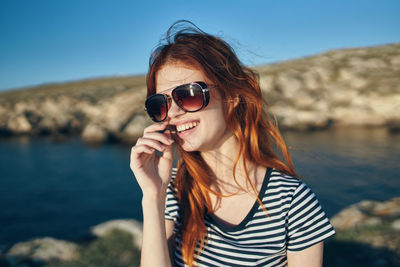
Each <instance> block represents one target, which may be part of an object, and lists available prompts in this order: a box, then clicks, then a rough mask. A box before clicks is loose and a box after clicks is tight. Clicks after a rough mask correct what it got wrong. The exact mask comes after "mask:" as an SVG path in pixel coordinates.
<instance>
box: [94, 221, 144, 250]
mask: <svg viewBox="0 0 400 267" xmlns="http://www.w3.org/2000/svg"><path fill="white" fill-rule="evenodd" d="M113 229H118V230H122V231H125V232H128V233H130V234H131V235H132V237H133V240H134V245H135V246H136V247H137V248H141V246H142V224H141V223H140V222H138V221H135V220H112V221H108V222H104V223H101V224H99V225H96V226H93V227H92V228H91V229H90V231H91V233H92V234H93V235H95V236H97V237H103V236H105V235H107V234H108V233H110V232H111V231H112V230H113Z"/></svg>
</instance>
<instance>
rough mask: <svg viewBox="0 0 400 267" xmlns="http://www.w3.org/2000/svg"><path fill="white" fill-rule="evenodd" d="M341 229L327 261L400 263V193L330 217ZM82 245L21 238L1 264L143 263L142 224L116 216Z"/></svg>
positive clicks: (366, 265)
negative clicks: (397, 195)
mask: <svg viewBox="0 0 400 267" xmlns="http://www.w3.org/2000/svg"><path fill="white" fill-rule="evenodd" d="M331 222H332V224H333V225H334V227H335V229H336V231H337V234H336V236H335V237H334V238H332V239H330V240H328V241H327V242H326V244H325V251H324V254H325V255H324V266H342V267H350V266H363V267H370V266H371V267H372V266H400V197H395V198H392V199H389V200H387V201H383V202H379V201H370V200H365V201H362V202H359V203H356V204H354V205H351V206H349V207H347V208H345V209H343V210H342V211H340V212H339V213H338V214H336V215H335V216H333V217H332V218H331ZM90 233H91V234H92V236H93V238H92V239H91V240H89V241H85V242H81V243H79V244H77V243H74V242H70V241H65V240H57V239H54V238H50V237H45V238H37V239H33V240H30V241H26V242H21V243H17V244H15V245H14V246H12V247H11V248H9V249H8V250H7V251H5V252H4V254H2V253H1V252H0V266H13V267H14V266H15V267H22V266H28V267H29V266H66V267H67V266H68V267H72V266H99V267H101V266H104V267H106V266H139V255H140V253H139V251H140V244H141V240H142V225H141V223H140V222H137V221H135V220H112V221H108V222H105V223H102V224H99V225H96V226H94V227H92V228H91V229H90Z"/></svg>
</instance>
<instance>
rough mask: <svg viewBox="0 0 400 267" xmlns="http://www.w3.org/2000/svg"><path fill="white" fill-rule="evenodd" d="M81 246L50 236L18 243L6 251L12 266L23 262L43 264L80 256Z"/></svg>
mask: <svg viewBox="0 0 400 267" xmlns="http://www.w3.org/2000/svg"><path fill="white" fill-rule="evenodd" d="M78 250H79V246H78V245H76V244H75V243H72V242H67V241H64V240H57V239H54V238H50V237H45V238H37V239H33V240H31V241H27V242H21V243H17V244H15V245H14V246H12V247H11V248H10V249H9V250H8V251H7V253H6V255H5V256H6V258H7V260H8V261H9V263H10V265H11V266H16V265H19V263H21V262H34V263H36V264H43V263H44V262H47V261H49V260H53V259H54V260H60V261H70V260H74V259H76V258H77V257H78Z"/></svg>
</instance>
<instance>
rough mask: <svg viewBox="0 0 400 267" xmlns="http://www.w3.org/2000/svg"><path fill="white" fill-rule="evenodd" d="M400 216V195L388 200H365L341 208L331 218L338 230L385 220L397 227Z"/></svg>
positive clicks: (376, 223)
mask: <svg viewBox="0 0 400 267" xmlns="http://www.w3.org/2000/svg"><path fill="white" fill-rule="evenodd" d="M399 217H400V197H394V198H392V199H389V200H388V201H382V202H380V201H371V200H364V201H361V202H359V203H356V204H353V205H351V206H349V207H348V208H345V209H343V210H341V211H340V212H339V213H338V214H336V215H335V216H333V217H332V218H331V223H332V225H333V226H334V227H335V229H336V230H346V229H349V228H352V227H355V226H373V225H378V224H381V223H382V222H384V221H387V222H392V221H394V222H393V223H392V226H393V228H395V227H397V224H396V223H395V221H396V219H397V218H399Z"/></svg>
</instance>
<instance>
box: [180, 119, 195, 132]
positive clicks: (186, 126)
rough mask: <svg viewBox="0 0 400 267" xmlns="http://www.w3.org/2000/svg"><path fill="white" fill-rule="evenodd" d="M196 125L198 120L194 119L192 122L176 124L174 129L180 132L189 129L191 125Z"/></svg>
mask: <svg viewBox="0 0 400 267" xmlns="http://www.w3.org/2000/svg"><path fill="white" fill-rule="evenodd" d="M197 125H198V122H196V121H194V122H189V123H186V124H182V125H179V126H176V129H177V130H178V132H180V133H181V132H183V131H186V130H189V129H191V128H193V127H196V126H197Z"/></svg>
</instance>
